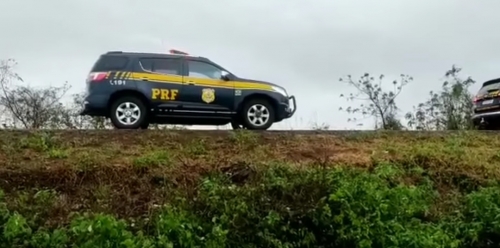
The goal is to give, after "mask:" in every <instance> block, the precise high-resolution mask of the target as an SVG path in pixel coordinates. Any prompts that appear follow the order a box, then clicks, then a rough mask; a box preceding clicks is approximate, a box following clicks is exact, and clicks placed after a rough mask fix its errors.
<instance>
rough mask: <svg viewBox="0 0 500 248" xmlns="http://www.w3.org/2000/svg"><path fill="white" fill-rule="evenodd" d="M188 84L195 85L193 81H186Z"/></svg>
mask: <svg viewBox="0 0 500 248" xmlns="http://www.w3.org/2000/svg"><path fill="white" fill-rule="evenodd" d="M187 83H188V84H189V85H195V83H194V81H187Z"/></svg>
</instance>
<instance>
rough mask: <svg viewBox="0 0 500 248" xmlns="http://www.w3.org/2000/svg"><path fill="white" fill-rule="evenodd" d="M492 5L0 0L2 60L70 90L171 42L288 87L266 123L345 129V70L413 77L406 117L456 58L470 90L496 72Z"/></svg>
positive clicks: (423, 0)
mask: <svg viewBox="0 0 500 248" xmlns="http://www.w3.org/2000/svg"><path fill="white" fill-rule="evenodd" d="M498 9H500V1H498V0H483V1H466V0H399V1H397V0H376V1H373V0H309V1H304V0H245V1H244V0H211V1H206V0H204V1H202V0H134V1H133V0H120V1H118V0H106V1H103V0H43V1H42V0H2V1H0V10H1V15H0V21H1V23H3V25H5V26H4V27H2V33H1V37H0V59H6V58H14V59H16V60H17V61H18V63H19V65H18V67H17V71H18V72H19V73H20V74H21V76H22V77H23V78H24V79H25V80H26V81H28V82H29V83H30V84H32V85H49V84H52V85H61V84H62V83H63V82H64V81H68V82H69V83H70V84H71V85H72V90H71V92H70V93H76V92H80V91H82V90H83V89H84V85H85V78H86V75H87V73H88V72H89V69H90V67H91V66H92V64H93V63H94V62H95V60H96V59H97V57H98V56H99V55H100V54H102V53H104V52H106V51H109V50H123V51H142V52H167V51H168V49H170V48H176V49H180V50H184V51H187V52H190V53H193V54H197V55H202V56H206V57H209V58H211V59H212V60H214V61H215V62H217V63H220V64H221V65H223V66H224V67H226V68H227V69H229V70H231V71H232V72H233V73H235V74H236V75H239V76H242V77H247V78H254V79H261V80H266V81H271V82H274V83H277V84H280V85H282V86H284V87H286V89H287V90H288V92H289V93H291V94H294V95H295V96H296V97H297V101H298V110H297V112H296V114H295V116H294V117H293V118H291V119H289V120H285V121H284V122H282V123H279V124H276V125H275V126H274V129H281V128H285V129H289V128H294V129H304V128H310V127H311V125H312V123H313V122H314V123H318V124H321V123H328V124H329V125H330V126H331V128H332V129H351V128H358V127H355V124H351V123H347V121H346V120H347V118H348V115H347V114H345V113H342V112H339V111H338V108H339V107H340V106H345V101H344V100H343V99H339V97H338V96H339V94H341V93H348V92H349V90H350V88H349V87H347V86H346V85H345V84H343V83H340V82H339V81H338V79H339V78H340V77H343V76H345V75H347V74H351V75H353V76H354V77H356V78H357V77H359V76H361V75H362V74H363V73H365V72H369V73H371V74H380V73H383V74H385V75H386V76H387V78H386V79H387V83H390V81H391V80H393V79H397V78H398V75H400V74H401V73H404V74H410V75H411V76H413V77H414V78H415V80H414V81H413V82H412V83H411V85H408V86H407V87H406V88H405V89H404V91H403V92H402V94H401V96H400V98H399V100H398V103H399V105H400V107H401V108H402V109H403V111H402V113H401V114H402V115H403V114H404V112H406V111H408V110H411V106H413V105H416V104H417V103H418V102H421V101H423V100H425V98H426V97H427V92H428V91H429V90H432V89H434V90H437V89H439V87H440V86H441V83H442V80H443V76H444V72H445V71H446V70H447V69H449V68H451V66H452V65H453V64H456V65H458V66H459V67H462V68H463V71H462V72H463V75H464V76H469V75H470V76H472V77H473V78H474V79H475V80H477V81H478V82H477V83H476V85H475V86H474V87H473V88H472V91H476V90H477V89H478V87H479V86H480V83H482V82H483V81H484V80H488V79H491V78H496V77H500V67H499V65H500V49H499V46H500V32H498V23H500V15H499V14H498ZM367 125H371V123H367ZM368 127H370V126H368Z"/></svg>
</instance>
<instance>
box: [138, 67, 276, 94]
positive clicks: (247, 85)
mask: <svg viewBox="0 0 500 248" xmlns="http://www.w3.org/2000/svg"><path fill="white" fill-rule="evenodd" d="M183 78H184V80H183ZM129 79H131V80H142V79H148V80H149V81H151V82H156V83H170V84H183V81H194V82H195V84H196V85H197V86H205V87H214V88H226V89H233V88H234V89H241V90H268V91H272V86H270V85H267V84H262V83H254V82H239V81H231V82H226V81H222V80H221V81H217V80H212V79H203V78H201V79H200V78H190V77H183V76H178V75H163V74H153V73H141V72H131V73H130V75H129Z"/></svg>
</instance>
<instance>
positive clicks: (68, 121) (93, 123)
mask: <svg viewBox="0 0 500 248" xmlns="http://www.w3.org/2000/svg"><path fill="white" fill-rule="evenodd" d="M72 100H73V101H72V103H71V104H69V105H68V106H67V107H66V111H65V112H64V113H63V114H62V115H61V120H60V122H62V123H64V124H65V125H66V127H67V128H70V129H108V128H111V122H110V121H109V119H106V118H104V117H100V116H98V117H91V116H81V115H80V111H81V110H82V106H83V101H84V94H81V93H80V94H73V99H72Z"/></svg>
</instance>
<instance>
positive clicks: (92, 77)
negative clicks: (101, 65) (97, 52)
mask: <svg viewBox="0 0 500 248" xmlns="http://www.w3.org/2000/svg"><path fill="white" fill-rule="evenodd" d="M106 75H108V73H107V72H91V73H89V75H88V77H87V83H91V82H96V83H97V82H101V81H103V80H104V79H106Z"/></svg>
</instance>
